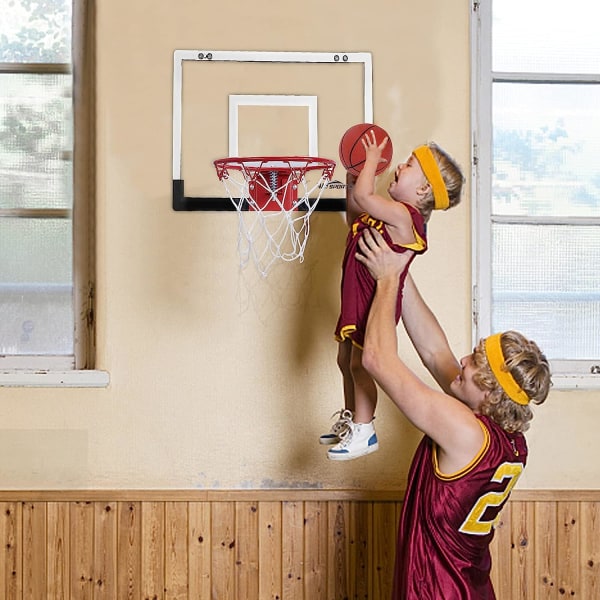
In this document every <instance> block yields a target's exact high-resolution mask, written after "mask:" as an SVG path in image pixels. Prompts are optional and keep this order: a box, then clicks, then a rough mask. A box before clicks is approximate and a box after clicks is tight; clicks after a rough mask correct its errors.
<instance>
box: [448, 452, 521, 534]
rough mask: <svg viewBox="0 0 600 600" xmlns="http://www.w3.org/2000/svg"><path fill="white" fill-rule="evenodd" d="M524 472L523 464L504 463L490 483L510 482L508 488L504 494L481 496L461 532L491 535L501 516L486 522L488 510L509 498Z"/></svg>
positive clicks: (496, 493)
mask: <svg viewBox="0 0 600 600" xmlns="http://www.w3.org/2000/svg"><path fill="white" fill-rule="evenodd" d="M522 472H523V465H522V464H521V463H509V462H506V463H502V464H501V465H500V466H499V467H498V468H497V469H496V472H495V473H494V475H493V477H492V479H491V480H490V481H491V482H493V483H502V482H503V481H504V480H508V481H507V483H506V487H505V488H504V490H503V491H502V492H488V493H487V494H483V495H482V496H480V497H479V498H478V500H477V501H476V502H475V504H474V506H473V508H472V509H471V510H470V512H469V514H468V515H467V518H466V519H465V520H464V523H463V524H462V525H461V526H460V528H459V531H460V532H462V533H468V534H470V535H487V534H488V533H490V531H491V530H492V527H494V525H495V524H496V522H497V521H498V519H499V517H500V515H499V514H497V515H496V517H494V518H493V519H492V520H491V521H485V520H484V518H483V516H484V515H485V512H486V510H487V509H488V508H490V507H496V506H500V505H501V504H502V503H503V502H504V501H505V500H506V499H507V498H508V496H509V495H510V493H511V491H512V489H513V488H514V487H515V485H516V483H517V481H518V479H519V476H520V475H521V473H522Z"/></svg>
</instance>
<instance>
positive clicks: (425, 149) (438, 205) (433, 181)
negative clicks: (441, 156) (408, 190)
mask: <svg viewBox="0 0 600 600" xmlns="http://www.w3.org/2000/svg"><path fill="white" fill-rule="evenodd" d="M413 154H414V156H415V158H416V159H417V160H418V161H419V164H420V165H421V169H423V174H424V175H425V178H426V179H427V181H428V182H429V184H430V185H431V189H432V190H433V208H434V209H435V210H446V209H447V208H448V207H449V206H450V198H448V190H447V189H446V184H445V183H444V179H443V177H442V174H441V173H440V168H439V166H438V164H437V161H436V160H435V158H434V156H433V153H432V152H431V149H430V148H429V146H419V147H418V148H417V149H416V150H413Z"/></svg>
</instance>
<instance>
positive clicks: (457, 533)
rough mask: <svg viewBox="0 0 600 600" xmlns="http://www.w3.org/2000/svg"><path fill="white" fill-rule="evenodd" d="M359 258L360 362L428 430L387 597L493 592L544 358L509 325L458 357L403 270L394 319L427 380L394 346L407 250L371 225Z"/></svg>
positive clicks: (541, 394) (543, 381) (544, 372)
mask: <svg viewBox="0 0 600 600" xmlns="http://www.w3.org/2000/svg"><path fill="white" fill-rule="evenodd" d="M360 251H361V253H359V254H357V259H358V260H359V261H361V262H362V263H363V264H365V265H366V266H367V267H368V268H369V270H370V271H371V273H372V274H373V277H374V278H375V279H376V281H377V287H376V292H375V298H374V300H373V304H372V307H371V311H370V313H369V320H368V323H367V331H366V336H365V345H364V351H363V365H364V367H365V368H366V369H367V371H368V372H369V373H370V374H371V376H372V377H373V378H374V379H375V381H377V383H378V384H379V385H380V386H381V388H382V389H383V390H384V391H385V392H386V394H387V395H388V396H389V397H390V398H391V400H392V401H393V402H394V403H395V404H396V405H397V406H398V408H399V409H400V410H401V411H402V412H403V413H404V415H405V416H406V417H407V418H408V420H409V421H410V422H411V423H412V424H413V425H414V426H415V427H417V428H418V429H420V430H421V431H422V432H423V433H424V434H425V435H424V437H423V439H422V441H421V443H420V444H419V447H418V448H417V450H416V452H415V456H414V458H413V462H412V465H411V468H410V472H409V478H408V485H407V490H406V496H405V500H404V507H403V511H402V518H401V521H400V527H399V532H398V544H397V556H396V569H395V574H394V595H393V598H394V600H412V599H414V600H417V599H418V600H486V599H493V598H495V595H494V591H493V588H492V584H491V580H490V570H491V559H490V552H489V545H490V542H491V540H492V538H493V535H494V529H493V528H494V524H495V522H496V520H497V517H498V515H499V512H500V510H501V509H502V507H503V506H504V503H505V502H506V500H507V499H508V497H509V495H510V492H511V491H512V489H513V487H514V485H515V484H516V482H517V479H518V477H519V475H520V474H521V472H522V470H523V468H524V466H525V462H526V458H527V444H526V441H525V437H524V435H523V432H524V431H526V430H527V429H528V428H529V421H530V420H531V419H532V417H533V413H532V411H531V408H530V404H531V403H533V404H541V403H542V402H544V400H545V399H546V397H547V395H548V391H549V389H550V385H551V381H550V370H549V366H548V361H547V360H546V358H545V356H544V355H543V354H542V353H541V352H540V350H539V348H538V347H537V345H536V344H535V343H534V342H532V341H530V340H527V339H526V338H525V337H523V336H522V335H521V334H519V333H517V332H505V333H502V334H496V335H492V336H490V337H488V338H487V339H485V340H482V341H481V342H480V343H479V344H478V345H477V347H476V348H475V349H474V350H473V352H472V353H471V354H469V355H467V356H465V357H464V358H462V359H461V360H460V361H458V360H457V359H456V357H455V356H454V354H453V353H452V351H451V350H450V347H449V344H448V340H447V338H446V335H445V334H444V332H443V330H442V328H441V326H440V324H439V323H438V321H437V319H436V318H435V316H434V315H433V313H432V312H431V310H430V309H429V307H428V306H427V305H426V304H425V302H424V300H423V298H422V297H421V296H420V294H419V292H418V290H417V288H416V286H415V284H414V281H413V280H412V278H411V277H410V275H409V276H408V277H407V278H406V281H405V284H404V300H403V307H402V320H403V323H404V326H405V327H406V330H407V332H408V335H409V337H410V339H411V341H412V343H413V345H414V347H415V349H416V350H417V353H418V354H419V356H420V358H421V360H422V361H423V364H424V365H425V367H426V368H427V369H428V370H429V372H430V373H431V374H432V376H433V377H434V379H435V380H436V382H437V383H438V384H439V386H440V387H441V389H442V391H439V390H435V389H432V388H431V387H429V386H428V385H427V384H426V383H424V382H423V381H422V380H421V379H420V378H419V377H418V376H417V375H416V374H415V373H413V372H412V371H411V370H410V369H409V368H408V367H407V366H406V365H405V364H404V362H403V361H402V359H401V358H400V357H399V356H398V351H397V334H396V323H395V314H394V311H395V302H396V298H397V293H398V285H399V277H398V275H399V273H400V272H401V270H402V268H403V267H404V263H405V261H406V260H407V258H406V254H394V253H393V252H391V251H390V250H389V248H388V247H387V244H385V242H384V241H383V239H382V238H381V236H380V235H379V233H378V232H377V231H375V230H370V231H369V232H368V233H366V234H365V236H364V239H363V240H362V242H361V244H360Z"/></svg>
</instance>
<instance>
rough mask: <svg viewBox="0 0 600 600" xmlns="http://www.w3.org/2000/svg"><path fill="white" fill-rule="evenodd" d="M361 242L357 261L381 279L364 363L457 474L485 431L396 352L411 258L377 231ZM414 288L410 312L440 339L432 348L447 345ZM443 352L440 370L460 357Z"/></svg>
mask: <svg viewBox="0 0 600 600" xmlns="http://www.w3.org/2000/svg"><path fill="white" fill-rule="evenodd" d="M361 241H362V243H361V246H360V249H361V253H362V254H357V259H358V260H360V261H361V262H362V263H363V264H365V265H366V266H367V267H368V268H369V270H370V271H371V274H372V275H373V277H374V278H375V279H376V281H377V287H376V291H375V297H374V299H373V303H372V305H371V310H370V312H369V318H368V321H367V330H366V335H365V344H364V349H363V366H364V367H365V369H367V371H368V372H369V373H370V374H371V376H372V377H373V378H374V379H375V381H377V383H378V384H379V385H380V386H381V388H382V389H383V390H384V391H385V392H386V394H387V395H388V396H389V397H390V399H391V400H392V401H393V402H394V403H395V404H396V405H397V406H398V408H399V409H400V410H401V411H402V412H403V413H404V415H405V416H406V417H407V418H408V420H409V421H410V422H411V423H412V424H413V425H415V427H417V428H418V429H420V430H421V431H423V432H424V433H425V434H427V435H428V436H429V437H431V438H432V439H433V440H434V441H435V442H436V443H437V444H438V446H439V451H440V452H439V455H438V457H439V460H440V467H441V469H442V470H443V471H444V472H446V473H452V472H456V471H458V470H460V469H461V468H463V467H464V466H465V465H466V464H468V463H469V462H470V461H471V460H472V459H473V457H474V456H475V455H476V454H477V452H478V451H479V450H480V449H481V444H482V443H483V432H482V430H481V428H480V426H479V424H478V422H477V419H476V418H475V415H474V413H473V412H472V410H471V409H470V408H469V407H468V406H467V405H465V404H463V403H462V402H460V401H458V400H457V399H456V398H454V397H452V396H450V395H448V394H446V393H443V392H440V391H437V390H434V389H432V388H431V387H429V386H428V385H426V384H425V383H424V382H423V381H422V380H421V379H420V378H419V377H417V375H416V374H415V373H413V372H412V371H411V370H410V369H409V368H408V367H407V366H406V364H405V363H404V362H403V361H402V360H401V358H400V357H399V356H398V339H397V333H396V319H395V306H396V301H397V295H398V287H399V274H400V272H401V271H402V269H403V268H404V266H405V264H406V262H407V260H408V259H407V258H406V257H405V255H406V254H407V253H404V254H397V253H394V252H393V251H392V250H390V249H389V247H388V246H387V244H386V243H385V241H384V240H383V238H382V237H381V235H380V234H379V233H378V232H377V231H374V230H369V231H368V232H365V235H364V236H363V240H361ZM413 285H414V284H413ZM415 290H416V288H414V290H413V291H412V292H411V294H412V296H411V302H414V307H415V309H414V312H413V315H412V316H413V317H416V316H422V317H424V318H425V322H426V323H428V324H429V325H430V326H431V327H432V333H433V336H434V338H436V337H437V342H436V344H431V346H432V347H435V346H436V345H438V344H439V346H440V348H443V347H447V346H448V343H447V341H446V338H445V335H443V332H442V337H441V338H440V337H438V336H439V335H440V334H439V331H441V327H440V325H439V323H438V322H437V320H436V319H435V317H433V315H432V313H431V311H428V312H429V313H430V314H429V315H427V314H426V312H423V306H425V307H426V305H425V303H424V302H423V301H422V298H420V296H414V291H415ZM427 310H428V309H427ZM431 317H433V320H431ZM409 320H410V319H409ZM438 330H439V331H438ZM424 331H425V327H423V329H421V326H419V328H418V329H416V330H415V332H413V335H415V337H416V338H418V339H420V338H421V336H422V332H424ZM440 340H443V343H441V341H440ZM419 343H421V345H422V346H423V348H429V344H424V343H423V341H422V340H421V341H420V342H419ZM427 352H430V350H428V351H427ZM440 355H441V356H442V357H444V359H443V360H442V361H441V363H440V359H439V356H437V353H436V352H432V356H434V357H435V359H431V360H432V361H433V363H434V364H438V365H439V364H441V365H447V366H444V367H442V366H438V367H437V368H438V369H439V370H440V371H442V372H445V370H446V369H448V370H450V369H449V366H450V365H452V364H453V363H452V362H451V361H450V358H449V357H452V358H453V360H454V361H456V359H454V357H453V355H452V353H451V352H450V351H449V349H448V350H446V351H442V350H440ZM427 360H430V359H429V358H427ZM454 364H455V367H456V369H457V370H456V371H454V373H455V375H458V373H459V372H460V365H458V363H457V362H454ZM444 379H445V377H444ZM449 383H450V381H448V384H449Z"/></svg>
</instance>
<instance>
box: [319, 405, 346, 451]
mask: <svg viewBox="0 0 600 600" xmlns="http://www.w3.org/2000/svg"><path fill="white" fill-rule="evenodd" d="M335 416H337V417H338V419H337V421H336V422H335V423H334V424H333V425H332V426H331V430H330V432H329V433H324V434H323V435H321V436H319V443H320V444H337V443H338V442H339V441H340V439H341V438H340V436H341V434H342V433H343V432H344V431H346V430H347V429H348V428H349V427H350V423H352V413H351V412H350V411H349V410H348V409H342V410H338V411H337V412H334V413H333V414H332V415H331V418H332V419H333V417H335Z"/></svg>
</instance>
